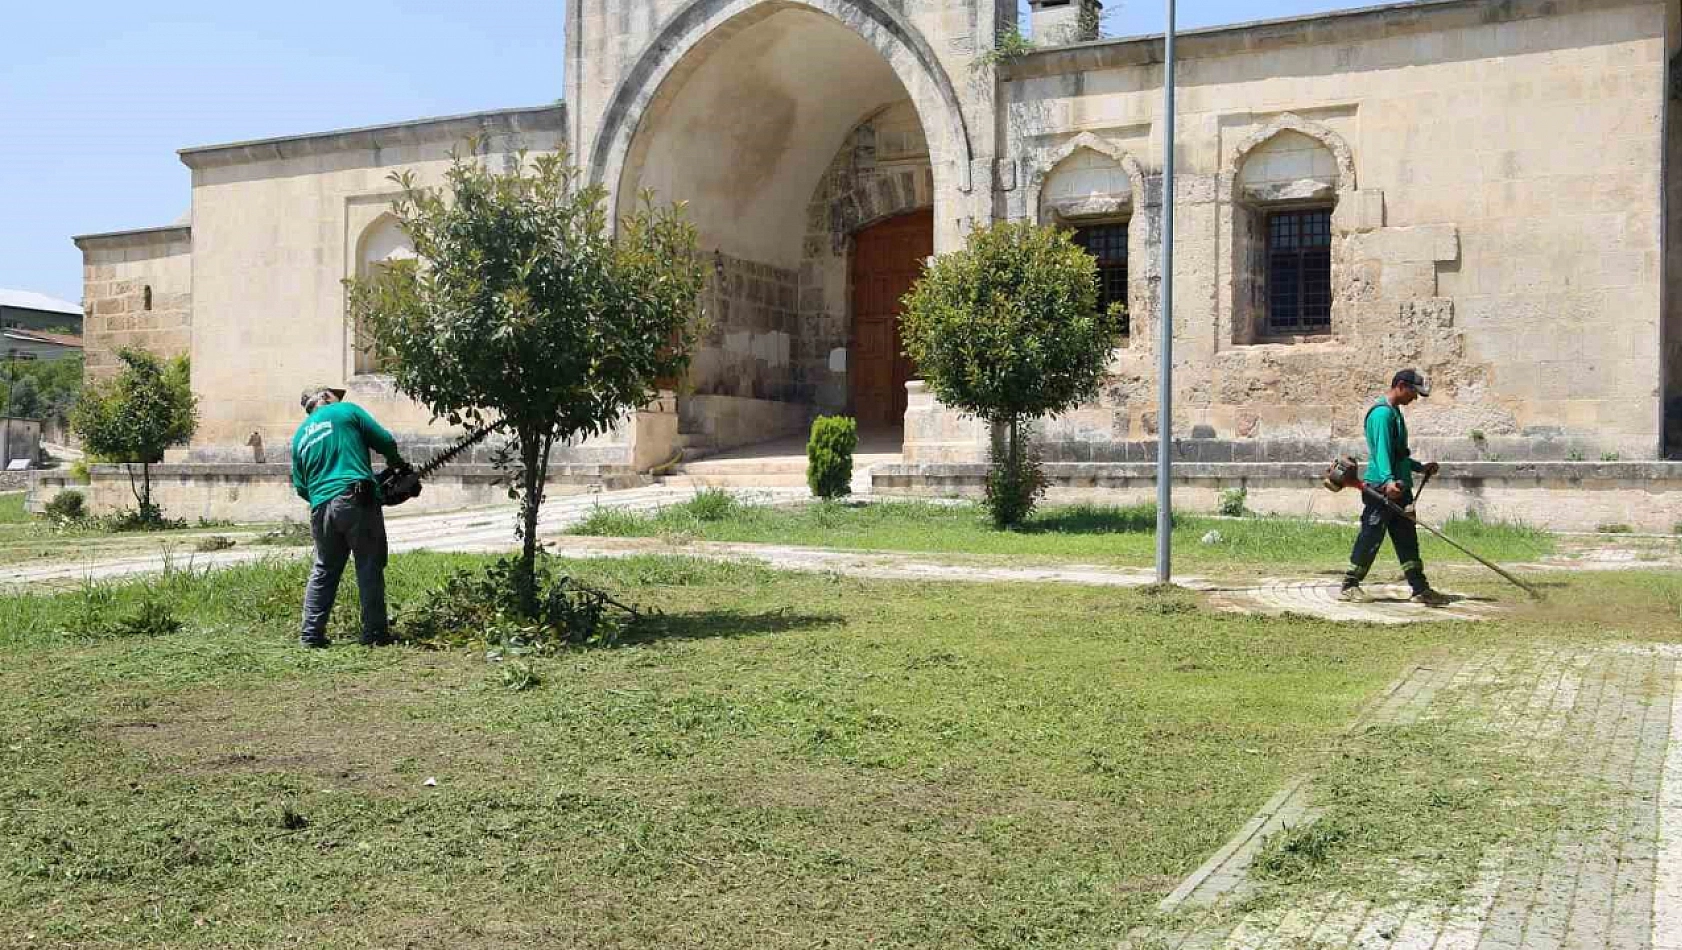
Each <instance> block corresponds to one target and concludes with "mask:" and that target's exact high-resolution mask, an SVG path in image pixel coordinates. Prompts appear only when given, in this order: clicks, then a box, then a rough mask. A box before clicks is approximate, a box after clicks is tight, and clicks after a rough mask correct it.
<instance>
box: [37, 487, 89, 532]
mask: <svg viewBox="0 0 1682 950" xmlns="http://www.w3.org/2000/svg"><path fill="white" fill-rule="evenodd" d="M46 516H47V517H48V518H50V519H52V520H53V521H55V522H58V523H59V524H69V523H71V522H76V521H82V520H84V519H86V518H87V516H88V500H87V499H86V498H84V497H83V496H82V493H81V492H79V491H61V492H59V493H58V494H56V495H54V496H53V497H52V500H51V501H48V502H47V508H46Z"/></svg>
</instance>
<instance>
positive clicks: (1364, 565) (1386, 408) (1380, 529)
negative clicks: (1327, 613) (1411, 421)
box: [1340, 369, 1448, 607]
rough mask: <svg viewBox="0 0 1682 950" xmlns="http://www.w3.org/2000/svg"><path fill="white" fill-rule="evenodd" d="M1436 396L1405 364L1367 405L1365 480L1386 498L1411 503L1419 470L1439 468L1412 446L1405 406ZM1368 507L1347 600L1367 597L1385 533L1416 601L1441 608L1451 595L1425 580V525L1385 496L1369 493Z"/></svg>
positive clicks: (1432, 472)
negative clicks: (1365, 586)
mask: <svg viewBox="0 0 1682 950" xmlns="http://www.w3.org/2000/svg"><path fill="white" fill-rule="evenodd" d="M1429 395H1431V384H1430V383H1429V382H1427V381H1426V379H1425V377H1424V376H1423V375H1422V374H1420V373H1419V372H1417V371H1415V370H1411V369H1404V370H1402V371H1401V372H1399V373H1397V374H1396V375H1395V376H1394V377H1392V378H1391V380H1390V391H1389V392H1388V393H1385V394H1384V398H1382V399H1380V400H1378V402H1376V403H1374V404H1373V406H1372V408H1371V409H1368V410H1367V418H1366V424H1365V429H1366V435H1367V452H1368V455H1369V460H1368V462H1367V470H1366V474H1365V475H1364V479H1365V481H1366V483H1367V486H1368V487H1369V488H1372V489H1373V490H1374V491H1378V492H1381V493H1382V494H1383V495H1384V497H1385V498H1388V499H1390V501H1392V502H1395V504H1396V505H1397V506H1398V507H1401V508H1406V507H1407V506H1408V505H1411V504H1413V473H1414V472H1424V473H1426V474H1427V475H1435V474H1436V473H1437V463H1436V462H1428V463H1426V464H1424V465H1421V464H1419V462H1417V461H1415V460H1414V458H1413V453H1412V452H1411V451H1410V450H1409V449H1408V427H1407V421H1406V420H1404V419H1403V418H1402V407H1403V406H1405V405H1408V404H1409V403H1411V402H1413V401H1414V400H1415V399H1418V398H1419V397H1421V396H1429ZM1363 497H1365V499H1366V508H1365V510H1363V511H1362V512H1361V532H1360V534H1358V535H1356V536H1355V549H1354V550H1353V551H1351V552H1350V554H1349V573H1347V574H1345V575H1344V577H1343V591H1342V594H1341V595H1340V597H1341V599H1343V600H1347V601H1353V602H1357V603H1359V602H1364V601H1366V600H1367V595H1366V592H1364V591H1363V590H1361V582H1362V581H1363V580H1366V577H1367V572H1368V571H1369V570H1371V569H1372V562H1373V561H1374V560H1375V559H1376V558H1377V557H1378V549H1379V548H1380V547H1382V546H1383V544H1384V536H1385V534H1389V535H1390V543H1391V544H1392V545H1393V546H1394V547H1395V548H1396V557H1397V559H1398V560H1400V561H1401V562H1402V574H1403V575H1405V576H1406V577H1407V582H1408V586H1409V587H1412V588H1413V602H1414V603H1417V604H1424V605H1426V606H1428V607H1441V606H1443V605H1444V604H1446V603H1448V598H1447V597H1444V596H1443V595H1442V594H1440V593H1438V592H1437V591H1435V590H1432V589H1431V584H1430V582H1429V581H1427V580H1426V579H1425V562H1424V561H1422V560H1420V558H1419V530H1418V528H1417V527H1416V526H1415V525H1414V523H1413V519H1411V518H1408V517H1405V516H1403V515H1401V514H1398V513H1397V512H1396V510H1395V509H1394V508H1392V507H1390V506H1389V505H1387V504H1385V503H1384V502H1383V501H1381V500H1380V499H1377V498H1373V497H1371V496H1370V495H1366V494H1365V493H1363Z"/></svg>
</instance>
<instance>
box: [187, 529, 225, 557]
mask: <svg viewBox="0 0 1682 950" xmlns="http://www.w3.org/2000/svg"><path fill="white" fill-rule="evenodd" d="M233 546H234V539H233V538H230V537H228V536H227V535H225V534H213V535H211V536H210V537H208V538H200V539H199V540H198V542H197V543H196V544H194V545H193V550H195V551H197V552H199V553H200V554H210V553H212V552H214V551H226V550H227V549H229V548H231V547H233Z"/></svg>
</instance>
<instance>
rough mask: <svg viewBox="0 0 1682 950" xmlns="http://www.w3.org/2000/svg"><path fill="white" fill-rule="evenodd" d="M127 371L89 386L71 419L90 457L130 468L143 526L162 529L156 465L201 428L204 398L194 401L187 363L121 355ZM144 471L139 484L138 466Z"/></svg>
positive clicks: (135, 352)
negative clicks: (156, 502) (155, 498)
mask: <svg viewBox="0 0 1682 950" xmlns="http://www.w3.org/2000/svg"><path fill="white" fill-rule="evenodd" d="M117 359H118V360H120V361H121V362H122V364H123V369H122V371H121V372H119V373H118V374H117V375H116V377H114V378H112V379H110V380H107V381H105V382H103V383H97V384H94V385H92V386H89V387H88V388H87V389H86V390H84V391H83V393H82V398H81V401H79V402H78V403H77V404H76V408H75V410H74V411H72V413H71V416H70V424H71V426H72V428H74V429H75V430H76V433H77V434H78V435H80V436H81V437H82V444H83V446H84V447H85V448H86V449H87V451H88V452H89V453H90V454H92V455H95V456H97V457H99V458H101V459H104V460H106V461H110V462H121V463H123V464H124V465H126V466H127V468H128V476H129V489H130V490H131V491H133V492H134V500H135V502H136V504H138V505H139V506H140V510H139V519H138V521H139V523H141V524H143V525H151V524H158V523H160V522H162V521H163V513H162V512H161V511H159V509H158V507H157V506H156V505H154V504H153V503H152V465H153V464H155V463H157V462H161V461H163V458H164V450H165V449H167V448H169V447H171V446H175V445H181V444H184V443H185V442H186V441H187V440H188V439H190V438H192V437H193V431H194V430H195V429H197V428H198V422H199V412H198V397H196V396H194V395H193V389H192V385H191V376H192V373H191V368H190V366H189V364H188V362H187V357H185V356H178V357H176V358H174V359H172V360H170V361H169V362H167V363H165V362H164V361H162V360H160V359H158V358H157V357H156V356H154V355H153V354H151V353H149V352H147V351H145V350H142V349H130V348H124V349H121V350H118V351H117ZM135 465H139V466H140V473H141V478H140V482H139V483H138V484H137V483H136V482H135V478H134V466H135Z"/></svg>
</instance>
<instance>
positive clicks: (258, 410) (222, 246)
mask: <svg viewBox="0 0 1682 950" xmlns="http://www.w3.org/2000/svg"><path fill="white" fill-rule="evenodd" d="M564 123H565V110H564V109H562V108H560V107H553V108H543V109H532V110H516V111H509V112H495V113H484V114H480V115H474V116H465V117H459V118H453V119H439V120H430V121H422V122H414V123H407V124H403V125H396V126H386V127H380V128H376V129H364V130H355V131H350V132H338V133H326V134H322V135H312V136H303V137H298V138H290V139H277V140H270V141H264V142H254V143H244V144H237V145H229V146H218V147H213V148H203V149H191V150H187V151H185V152H183V153H182V160H183V161H184V162H186V164H187V165H188V166H189V167H190V168H191V169H192V170H193V245H194V252H193V254H192V256H191V259H192V290H193V317H194V320H193V334H192V354H193V388H194V390H195V391H196V392H197V393H198V394H199V396H200V398H201V409H200V412H201V423H200V426H199V431H198V434H197V435H196V436H195V437H194V442H193V449H194V457H195V458H200V459H206V460H209V459H218V458H245V457H248V453H249V450H248V449H246V448H245V446H246V445H247V443H248V442H249V441H250V440H251V439H252V437H253V435H255V436H256V437H257V438H258V439H260V440H261V441H262V442H263V443H264V444H266V445H267V446H269V447H270V451H271V452H274V451H279V450H280V449H281V448H282V447H284V446H285V444H286V443H287V440H288V439H290V438H291V435H292V432H293V431H294V430H295V429H296V427H297V425H298V421H299V419H300V418H301V416H300V415H299V410H298V391H299V390H300V389H301V388H302V387H303V386H306V385H311V384H312V382H332V381H334V380H348V381H349V382H348V388H349V389H350V391H351V396H350V398H351V399H352V400H353V401H356V402H358V403H360V404H362V405H363V406H365V407H366V408H368V409H369V411H370V412H372V413H373V414H374V416H375V417H376V418H378V419H379V420H380V421H381V422H382V423H383V424H385V425H386V426H387V427H388V428H391V429H392V430H393V431H394V432H398V433H404V434H419V433H426V432H428V431H435V430H434V427H433V426H432V424H431V419H430V415H429V413H427V412H426V410H425V409H423V408H422V407H420V406H418V405H416V404H414V403H413V402H411V401H410V400H408V399H407V398H405V397H402V396H400V395H398V394H397V393H396V392H395V391H393V390H392V388H391V386H390V382H389V380H388V379H386V378H385V377H380V376H356V375H355V371H356V368H357V367H356V361H355V356H356V354H355V346H354V342H355V341H354V334H353V332H352V328H351V327H350V325H349V321H348V319H347V312H346V303H345V289H344V285H343V281H344V280H345V279H346V278H348V277H353V276H355V275H356V274H357V272H358V268H359V267H360V266H361V265H362V264H363V261H362V260H361V259H360V257H361V256H362V255H363V252H365V251H366V248H364V247H362V244H363V243H364V242H363V238H364V237H365V236H366V235H367V234H369V233H370V231H371V230H377V229H378V228H379V226H380V222H381V219H382V218H384V216H385V215H387V214H388V212H389V208H390V206H391V203H392V202H393V201H394V200H395V199H396V198H397V196H398V194H399V192H400V189H399V188H398V186H397V185H396V184H395V183H393V182H392V181H391V180H390V177H391V175H392V174H393V173H396V172H403V171H408V172H412V173H414V175H415V180H416V182H417V183H418V184H420V185H421V186H428V185H435V184H437V183H439V182H441V181H442V176H443V173H444V171H445V170H446V169H447V168H448V166H449V162H450V151H451V150H452V149H460V148H462V147H463V146H464V143H465V141H466V139H467V138H468V137H469V136H474V135H477V136H480V137H481V139H482V145H481V150H482V152H483V155H484V160H486V161H489V162H494V163H499V164H501V165H503V166H505V167H506V166H507V165H509V164H510V163H512V162H513V161H514V153H515V152H516V151H518V150H521V149H525V150H529V151H530V152H532V153H542V152H549V151H553V150H555V149H556V148H558V147H559V146H560V144H561V142H562V136H563V127H564ZM629 438H630V437H629V436H628V435H626V434H616V435H610V436H608V437H606V438H604V439H603V440H599V441H600V442H601V443H603V444H618V445H621V446H623V447H626V449H627V450H628V447H629V445H630V442H629ZM619 454H621V455H623V454H624V452H620V453H619Z"/></svg>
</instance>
